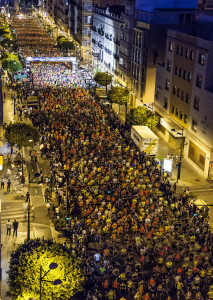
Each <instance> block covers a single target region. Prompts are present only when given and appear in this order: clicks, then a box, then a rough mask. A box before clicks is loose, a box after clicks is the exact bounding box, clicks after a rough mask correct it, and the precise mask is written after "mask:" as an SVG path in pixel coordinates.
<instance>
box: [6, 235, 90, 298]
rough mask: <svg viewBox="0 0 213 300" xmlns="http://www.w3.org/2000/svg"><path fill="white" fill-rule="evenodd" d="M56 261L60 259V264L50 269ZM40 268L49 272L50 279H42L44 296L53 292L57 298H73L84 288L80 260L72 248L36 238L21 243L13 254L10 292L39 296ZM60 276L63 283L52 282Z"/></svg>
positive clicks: (10, 295)
mask: <svg viewBox="0 0 213 300" xmlns="http://www.w3.org/2000/svg"><path fill="white" fill-rule="evenodd" d="M53 262H54V263H57V268H56V269H52V270H51V271H49V265H50V264H51V263H53ZM41 268H42V269H41ZM40 270H42V274H45V273H47V274H46V276H45V278H44V280H47V281H45V282H42V299H46V300H49V299H52V297H53V296H52V295H54V299H70V297H71V296H73V295H74V294H75V293H77V292H79V291H81V290H82V285H83V282H84V277H83V275H82V272H81V268H80V263H79V261H78V260H76V259H74V258H73V257H72V255H71V254H70V251H69V250H68V249H66V248H65V247H64V246H63V245H61V244H56V243H54V242H53V241H52V240H44V239H34V240H30V241H27V242H25V243H24V244H21V245H19V246H18V248H17V249H16V250H15V251H14V252H13V253H12V254H11V258H10V265H9V271H8V285H9V291H8V292H7V295H8V296H9V297H11V298H12V299H16V300H21V299H22V300H29V299H30V298H33V297H34V298H36V299H38V298H39V293H40ZM48 271H49V272H48ZM57 279H60V280H61V281H62V283H61V284H60V285H59V286H54V285H53V283H52V282H54V281H55V280H57ZM48 281H50V282H48Z"/></svg>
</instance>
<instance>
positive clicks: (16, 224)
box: [13, 220, 18, 236]
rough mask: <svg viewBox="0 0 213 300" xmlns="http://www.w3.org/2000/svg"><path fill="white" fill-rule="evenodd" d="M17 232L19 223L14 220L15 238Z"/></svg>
mask: <svg viewBox="0 0 213 300" xmlns="http://www.w3.org/2000/svg"><path fill="white" fill-rule="evenodd" d="M17 230H18V222H17V221H16V220H14V222H13V236H14V235H16V236H17Z"/></svg>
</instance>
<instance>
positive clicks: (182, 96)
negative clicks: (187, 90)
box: [181, 91, 184, 101]
mask: <svg viewBox="0 0 213 300" xmlns="http://www.w3.org/2000/svg"><path fill="white" fill-rule="evenodd" d="M181 100H183V101H184V91H182V92H181Z"/></svg>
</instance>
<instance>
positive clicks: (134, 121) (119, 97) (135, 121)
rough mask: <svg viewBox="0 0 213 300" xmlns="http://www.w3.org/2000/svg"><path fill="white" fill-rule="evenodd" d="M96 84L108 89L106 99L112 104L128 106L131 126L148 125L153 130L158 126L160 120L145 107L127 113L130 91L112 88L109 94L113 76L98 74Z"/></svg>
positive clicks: (128, 121)
mask: <svg viewBox="0 0 213 300" xmlns="http://www.w3.org/2000/svg"><path fill="white" fill-rule="evenodd" d="M94 80H95V81H96V83H98V84H100V85H101V86H104V87H106V98H107V100H108V101H109V102H110V103H116V104H119V105H125V106H126V121H127V123H129V124H130V125H146V126H149V127H150V128H152V126H157V124H158V123H159V120H160V118H159V117H158V116H157V115H156V114H154V113H153V112H152V111H151V110H149V109H148V108H146V107H144V106H139V107H137V108H132V109H130V111H129V112H127V105H128V101H129V90H128V89H127V88H125V87H120V86H116V87H111V89H110V90H109V92H107V86H108V85H109V84H111V83H112V75H110V74H108V73H105V72H97V73H96V75H95V76H94Z"/></svg>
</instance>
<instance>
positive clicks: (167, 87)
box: [165, 79, 170, 91]
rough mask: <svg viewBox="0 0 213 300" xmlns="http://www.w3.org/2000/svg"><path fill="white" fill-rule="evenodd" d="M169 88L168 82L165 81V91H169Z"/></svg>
mask: <svg viewBox="0 0 213 300" xmlns="http://www.w3.org/2000/svg"><path fill="white" fill-rule="evenodd" d="M169 86H170V81H169V80H168V79H166V82H165V90H167V91H169Z"/></svg>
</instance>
